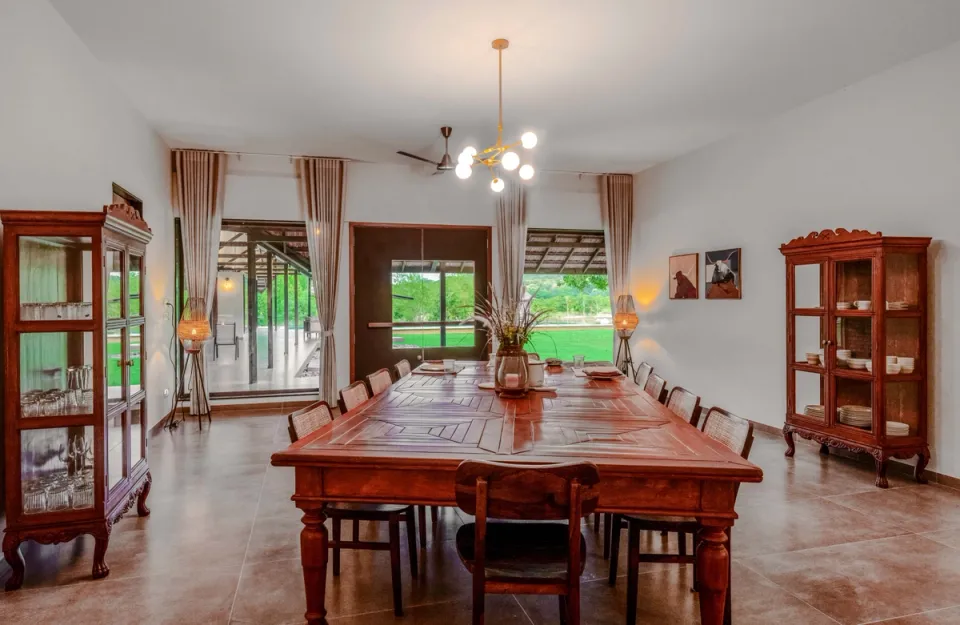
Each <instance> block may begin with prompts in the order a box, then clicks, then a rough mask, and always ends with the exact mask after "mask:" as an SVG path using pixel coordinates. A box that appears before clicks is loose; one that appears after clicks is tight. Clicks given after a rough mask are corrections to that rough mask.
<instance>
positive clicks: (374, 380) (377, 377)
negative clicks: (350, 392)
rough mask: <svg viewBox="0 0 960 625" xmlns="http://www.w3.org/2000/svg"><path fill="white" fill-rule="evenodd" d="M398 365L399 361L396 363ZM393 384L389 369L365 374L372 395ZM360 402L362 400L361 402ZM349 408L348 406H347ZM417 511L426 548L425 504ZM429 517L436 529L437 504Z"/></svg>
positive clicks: (421, 541)
mask: <svg viewBox="0 0 960 625" xmlns="http://www.w3.org/2000/svg"><path fill="white" fill-rule="evenodd" d="M400 362H402V363H407V367H408V368H409V367H410V363H408V362H407V361H406V360H402V361H400ZM397 364H398V365H399V364H400V363H397ZM391 384H393V380H392V379H391V378H390V371H389V370H387V369H380V370H378V371H374V372H373V373H371V374H370V375H368V376H367V385H368V386H369V387H370V390H371V391H372V392H373V396H374V397H376V396H377V395H379V394H380V393H383V392H384V391H386V390H387V389H388V388H390V385H391ZM361 403H362V402H361ZM348 410H349V408H348ZM417 512H418V516H419V517H420V518H419V521H420V548H421V549H426V548H427V508H426V506H417ZM430 518H431V520H432V521H433V529H434V531H436V529H437V523H438V522H439V519H440V508H438V507H437V506H431V507H430Z"/></svg>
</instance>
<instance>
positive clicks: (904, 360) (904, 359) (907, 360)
mask: <svg viewBox="0 0 960 625" xmlns="http://www.w3.org/2000/svg"><path fill="white" fill-rule="evenodd" d="M897 362H899V363H900V364H901V365H912V364H914V362H916V359H915V358H908V357H906V356H897Z"/></svg>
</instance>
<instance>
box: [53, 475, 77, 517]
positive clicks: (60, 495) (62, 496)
mask: <svg viewBox="0 0 960 625" xmlns="http://www.w3.org/2000/svg"><path fill="white" fill-rule="evenodd" d="M46 491H47V511H48V512H59V511H60V510H66V509H67V508H70V507H72V506H73V501H72V498H73V484H71V483H70V481H69V479H67V474H66V471H64V472H63V473H61V474H60V475H58V476H57V477H56V478H54V479H52V480H51V481H50V483H49V484H48V485H47V487H46Z"/></svg>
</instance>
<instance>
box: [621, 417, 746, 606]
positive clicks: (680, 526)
mask: <svg viewBox="0 0 960 625" xmlns="http://www.w3.org/2000/svg"><path fill="white" fill-rule="evenodd" d="M703 432H704V434H706V435H707V436H709V437H710V438H712V439H713V440H715V441H717V442H719V443H721V444H722V445H724V446H726V447H727V448H728V449H730V450H731V451H734V452H735V453H737V454H739V455H740V456H741V457H742V458H743V459H744V460H746V459H747V458H748V457H749V456H750V448H751V447H752V446H753V424H752V423H750V421H748V420H746V419H744V418H742V417H738V416H737V415H735V414H732V413H730V412H727V411H726V410H723V409H722V408H711V409H710V410H709V411H708V412H707V415H706V417H705V418H704V422H703ZM737 490H739V484H738V485H737ZM624 527H628V529H629V536H628V546H627V554H628V563H627V567H628V568H627V620H626V623H627V625H634V623H636V620H637V587H638V584H639V580H638V569H639V567H640V563H641V562H659V563H674V564H693V566H694V579H696V567H697V548H698V546H699V541H698V539H697V534H698V533H699V532H700V524H699V523H698V522H697V520H696V519H695V518H693V517H658V516H646V515H644V516H634V515H621V514H615V515H613V533H612V534H611V546H610V578H609V583H610V585H611V586H614V585H615V584H616V581H617V573H618V570H617V566H618V556H619V549H620V530H621V529H623V528H624ZM642 530H647V531H654V532H677V533H678V534H679V535H680V536H681V537H682V540H680V541H679V542H678V552H677V553H675V554H673V553H641V552H640V532H641V531H642ZM731 532H732V528H729V529H728V530H727V542H726V548H727V550H728V552H729V550H730V534H731ZM688 533H689V534H693V536H694V540H693V551H692V553H690V554H689V555H688V554H687V541H686V534H688ZM728 567H729V562H728ZM731 586H732V584H730V585H728V586H727V599H726V607H725V608H724V610H725V612H724V617H723V618H724V623H725V624H726V625H729V624H730V622H731V616H730V615H731V607H730V602H731V590H730V589H731ZM694 590H696V588H694Z"/></svg>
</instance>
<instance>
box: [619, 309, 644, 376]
mask: <svg viewBox="0 0 960 625" xmlns="http://www.w3.org/2000/svg"><path fill="white" fill-rule="evenodd" d="M639 324H640V318H639V317H637V307H636V305H635V304H634V303H633V296H632V295H620V296H618V297H617V307H616V314H615V315H614V317H613V327H614V328H615V329H616V330H617V336H618V337H619V338H620V346H619V347H617V359H616V363H617V365H618V366H619V367H620V370H621V371H623V372H624V373H625V374H628V375H630V377H631V378H632V379H633V380H634V381H636V379H637V368H636V367H635V366H634V364H633V354H631V353H630V337H631V336H633V331H634V330H636V329H637V326H638V325H639Z"/></svg>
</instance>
